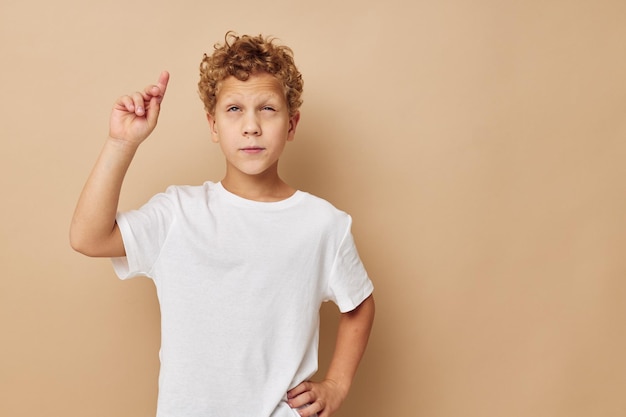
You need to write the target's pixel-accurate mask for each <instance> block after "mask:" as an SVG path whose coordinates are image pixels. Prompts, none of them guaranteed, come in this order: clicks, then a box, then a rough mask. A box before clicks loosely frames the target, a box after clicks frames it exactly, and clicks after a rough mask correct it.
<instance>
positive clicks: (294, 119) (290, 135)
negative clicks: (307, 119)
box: [287, 111, 300, 141]
mask: <svg viewBox="0 0 626 417" xmlns="http://www.w3.org/2000/svg"><path fill="white" fill-rule="evenodd" d="M299 121H300V112H299V111H297V112H296V113H295V114H294V115H293V116H291V117H290V118H289V131H288V132H287V140H288V141H292V140H294V138H295V135H296V127H297V126H298V122H299Z"/></svg>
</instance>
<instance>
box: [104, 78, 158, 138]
mask: <svg viewBox="0 0 626 417" xmlns="http://www.w3.org/2000/svg"><path fill="white" fill-rule="evenodd" d="M169 78H170V74H169V73H168V72H167V71H163V72H162V73H161V75H160V76H159V81H158V82H157V84H156V85H149V86H147V87H146V88H145V89H144V90H143V92H141V91H138V92H136V93H133V94H131V95H125V96H122V97H120V98H118V99H117V101H116V102H115V105H114V106H113V110H112V112H111V121H110V127H109V136H110V137H111V138H112V139H116V140H120V141H124V142H127V143H129V144H133V145H139V144H140V143H141V142H142V141H143V140H144V139H146V138H147V137H148V136H149V135H150V133H152V131H153V130H154V128H155V127H156V124H157V120H158V118H159V111H160V110H161V102H162V101H163V97H164V95H165V90H166V89H167V83H168V81H169Z"/></svg>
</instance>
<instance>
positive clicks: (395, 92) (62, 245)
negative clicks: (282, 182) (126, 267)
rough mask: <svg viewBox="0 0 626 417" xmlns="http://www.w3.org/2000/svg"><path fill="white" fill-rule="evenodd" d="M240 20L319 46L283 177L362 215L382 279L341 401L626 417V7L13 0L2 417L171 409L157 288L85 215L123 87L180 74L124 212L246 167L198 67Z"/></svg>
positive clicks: (6, 1) (552, 0)
mask: <svg viewBox="0 0 626 417" xmlns="http://www.w3.org/2000/svg"><path fill="white" fill-rule="evenodd" d="M231 29H232V30H235V31H237V32H239V33H241V34H244V33H249V34H259V33H263V34H267V35H274V36H276V37H278V38H279V39H281V40H282V42H283V43H285V44H287V45H289V46H291V47H292V48H293V50H294V51H295V57H296V62H297V64H298V66H299V68H300V69H301V71H302V73H303V74H304V80H305V94H304V100H305V101H304V105H303V107H302V120H301V124H300V126H299V130H298V134H297V138H296V141H295V142H293V143H290V144H289V145H288V148H287V150H286V153H285V155H284V158H283V161H282V162H281V172H282V174H283V175H284V177H285V178H286V179H287V180H288V181H289V182H290V183H291V184H292V185H294V186H296V187H297V188H300V189H302V190H305V191H309V192H311V193H314V194H317V195H319V196H321V197H324V198H326V199H328V200H330V201H331V202H333V203H334V204H335V205H336V206H337V207H338V208H340V209H342V210H345V211H347V212H349V213H350V214H352V216H353V218H354V235H355V239H356V241H357V244H358V247H359V249H360V253H361V257H362V259H363V261H364V263H365V265H366V267H367V269H368V271H369V273H370V275H371V277H372V279H373V280H374V282H375V285H376V290H375V294H376V299H377V307H378V315H377V317H376V323H375V327H374V330H373V333H372V338H371V342H370V345H369V348H368V350H367V353H366V356H365V357H364V359H363V363H362V366H361V368H360V370H359V373H358V376H357V381H356V382H355V385H354V387H353V390H352V392H351V395H350V397H349V399H348V401H347V402H346V403H345V405H344V407H343V408H342V410H341V411H340V412H338V413H337V414H336V415H337V417H387V416H406V417H413V416H423V417H457V416H464V417H491V416H493V417H496V416H497V417H500V416H507V417H522V416H533V417H556V416H559V417H560V416H563V417H587V416H594V417H596V416H601V417H621V416H624V415H626V396H624V392H625V389H626V359H625V358H624V352H626V303H625V302H624V300H625V298H626V282H625V279H624V278H625V273H626V256H625V249H626V219H625V209H626V194H625V191H626V190H625V188H626V164H625V163H624V161H625V159H626V82H625V76H624V74H626V2H624V1H623V0H598V1H590V0H569V1H565V0H547V1H545V0H530V1H495V0H475V1H463V0H443V1H424V0H417V1H400V0H389V1H370V0H365V1H362V0H361V1H356V0H347V1H329V0H317V1H315V2H312V1H301V2H296V1H284V0H277V1H271V2H256V1H254V2H253V1H248V0H242V1H239V2H216V1H206V0H205V1H199V0H178V1H176V2H174V1H166V0H151V1H148V0H137V1H120V0H109V1H88V2H87V1H79V0H58V1H52V2H51V1H43V0H34V1H27V2H24V1H16V0H2V1H1V3H0V52H1V54H0V62H1V63H2V65H1V67H0V117H1V122H0V139H1V141H2V142H1V144H2V147H1V148H0V181H1V182H0V187H1V188H0V190H1V192H2V202H1V204H0V218H1V219H2V221H1V222H0V233H1V234H0V239H1V240H0V257H1V258H0V265H1V266H2V276H1V278H0V415H2V416H7V417H39V416H54V417H56V416H58V417H85V416H89V417H111V416H115V417H150V416H153V415H154V410H155V399H156V389H157V379H156V378H157V373H158V349H159V326H158V323H159V310H158V304H157V302H156V298H155V291H154V288H153V285H152V283H151V282H150V281H149V280H148V279H135V280H132V281H128V282H121V281H119V280H118V279H117V278H116V277H115V276H114V273H113V270H112V268H111V265H110V262H109V261H108V260H105V259H89V258H86V257H83V256H81V255H79V254H77V253H74V252H73V251H72V250H71V249H70V247H69V243H68V238H67V235H68V228H69V222H70V218H71V216H72V211H73V208H74V204H75V202H76V199H77V197H78V194H79V192H80V190H81V188H82V185H83V183H84V181H85V179H86V177H87V175H88V173H89V170H90V169H91V166H92V164H93V162H94V161H95V158H96V156H97V154H98V152H99V150H100V148H101V146H102V144H103V141H104V139H105V137H106V135H107V132H108V118H109V112H110V108H111V106H112V103H113V101H114V100H115V99H116V98H117V97H118V96H119V95H121V94H125V93H128V92H132V91H135V90H137V89H141V88H143V87H144V86H145V85H147V84H149V83H153V82H154V81H156V79H157V77H158V74H159V73H160V71H161V70H163V69H167V70H169V71H170V72H171V75H172V76H171V82H170V86H169V92H168V95H167V100H166V102H165V103H164V108H163V111H162V116H161V120H160V125H159V126H158V127H157V130H156V131H155V132H154V134H153V135H152V137H151V138H150V139H149V140H148V141H147V142H146V143H145V144H144V145H143V146H142V148H141V149H140V152H139V153H138V155H137V157H136V160H135V162H134V164H133V166H132V167H131V170H130V172H129V173H128V177H127V181H126V183H125V187H124V190H123V197H122V202H121V208H122V209H129V208H134V207H137V206H138V205H140V204H142V203H143V202H145V201H146V200H147V199H148V198H149V197H150V196H152V195H153V194H155V193H157V192H159V191H162V190H164V189H165V187H166V186H167V185H169V184H200V183H202V182H203V181H205V180H213V181H216V180H219V179H221V176H222V175H223V169H224V164H223V161H222V157H221V154H220V152H219V149H218V147H217V146H215V145H214V144H212V143H211V142H210V139H209V132H208V127H207V124H206V120H205V116H204V114H203V109H202V104H201V102H200V100H199V99H198V97H197V92H196V83H197V78H198V65H199V63H200V60H201V58H202V55H203V53H205V52H208V53H210V52H211V50H212V47H213V45H214V44H215V43H216V42H219V41H221V40H223V37H224V34H225V32H226V31H227V30H231ZM322 319H323V327H322V342H321V369H322V370H323V369H324V367H325V366H326V365H327V363H328V359H329V357H330V352H331V351H332V347H333V337H334V331H335V328H336V325H337V319H336V309H335V308H334V306H332V305H325V306H324V308H323V309H322ZM245 413H246V414H245V415H250V416H254V410H247V411H246V412H245Z"/></svg>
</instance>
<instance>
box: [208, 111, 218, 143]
mask: <svg viewBox="0 0 626 417" xmlns="http://www.w3.org/2000/svg"><path fill="white" fill-rule="evenodd" d="M206 119H207V121H208V122H209V129H210V130H211V140H212V141H213V142H215V143H218V142H219V141H220V137H219V135H218V134H217V126H216V125H215V116H212V115H211V113H207V114H206Z"/></svg>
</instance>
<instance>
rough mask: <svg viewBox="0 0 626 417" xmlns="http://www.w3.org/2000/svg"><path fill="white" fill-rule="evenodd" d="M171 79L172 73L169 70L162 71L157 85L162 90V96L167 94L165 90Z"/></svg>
mask: <svg viewBox="0 0 626 417" xmlns="http://www.w3.org/2000/svg"><path fill="white" fill-rule="evenodd" d="M169 80H170V73H169V72H167V71H163V72H161V75H160V76H159V81H158V82H157V87H159V90H161V96H164V95H165V90H167V83H168V82H169Z"/></svg>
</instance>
